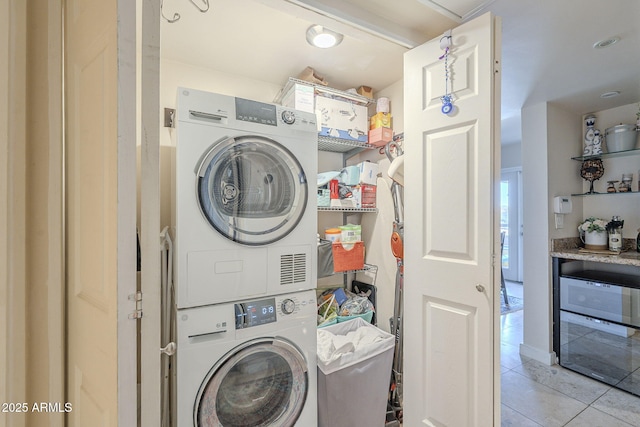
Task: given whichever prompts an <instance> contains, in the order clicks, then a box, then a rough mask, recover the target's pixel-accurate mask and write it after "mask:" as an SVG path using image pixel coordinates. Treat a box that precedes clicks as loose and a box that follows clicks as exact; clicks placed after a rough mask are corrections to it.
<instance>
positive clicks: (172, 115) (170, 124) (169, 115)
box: [164, 108, 176, 128]
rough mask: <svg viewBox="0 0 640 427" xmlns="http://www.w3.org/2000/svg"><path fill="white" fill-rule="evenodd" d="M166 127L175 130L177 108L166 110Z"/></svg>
mask: <svg viewBox="0 0 640 427" xmlns="http://www.w3.org/2000/svg"><path fill="white" fill-rule="evenodd" d="M164 127H166V128H174V127H176V110H175V108H165V109H164Z"/></svg>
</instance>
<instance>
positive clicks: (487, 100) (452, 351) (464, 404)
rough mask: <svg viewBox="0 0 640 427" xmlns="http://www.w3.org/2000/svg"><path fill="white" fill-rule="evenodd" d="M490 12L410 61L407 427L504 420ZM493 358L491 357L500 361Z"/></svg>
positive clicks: (495, 63)
mask: <svg viewBox="0 0 640 427" xmlns="http://www.w3.org/2000/svg"><path fill="white" fill-rule="evenodd" d="M496 21H498V19H497V18H495V17H493V16H492V15H490V14H486V15H483V16H481V17H479V18H477V19H474V20H473V21H470V22H467V23H465V24H463V25H461V26H459V27H457V28H454V29H453V31H452V48H451V53H450V55H449V64H450V73H449V75H450V76H451V77H452V81H450V82H449V85H450V86H449V87H450V88H451V89H452V93H453V99H454V105H455V106H456V109H455V110H454V113H453V114H451V115H445V114H443V113H442V112H441V107H442V102H441V99H440V97H441V96H442V95H444V93H445V71H444V60H441V59H439V57H440V56H441V55H442V54H443V50H441V47H440V38H437V39H435V40H433V41H431V42H428V43H426V44H424V45H422V46H419V47H417V48H415V49H413V50H412V51H410V52H408V53H407V54H405V81H404V88H405V89H404V98H405V105H404V111H405V114H406V117H405V154H406V160H405V195H406V197H405V203H406V209H405V230H406V233H405V281H404V284H405V286H404V307H405V312H404V316H405V318H404V322H403V324H404V325H405V340H404V346H405V347H404V357H405V358H404V375H403V378H404V393H403V394H404V425H407V426H412V427H413V426H451V427H464V426H490V425H500V423H499V419H500V418H499V417H500V414H499V409H500V404H499V399H500V395H499V385H500V382H499V375H500V374H499V360H498V358H499V352H498V350H499V335H498V333H499V332H498V329H497V325H498V318H499V317H498V315H499V313H498V310H499V304H496V302H497V295H496V292H499V286H498V285H496V280H498V281H499V278H500V276H499V262H498V256H497V254H499V243H500V242H499V238H498V237H499V221H498V220H499V216H498V212H499V211H498V209H497V207H498V206H499V192H498V191H497V190H498V183H499V160H500V153H499V140H500V138H499V102H500V96H499V86H500V85H499V82H500V77H499V75H498V71H499V56H500V49H499V43H498V42H499V36H498V34H497V29H496V28H497V23H496ZM494 359H495V360H494Z"/></svg>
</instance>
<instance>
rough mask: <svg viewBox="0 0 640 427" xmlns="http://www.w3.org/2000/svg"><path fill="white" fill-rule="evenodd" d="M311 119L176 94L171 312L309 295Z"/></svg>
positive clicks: (273, 108)
mask: <svg viewBox="0 0 640 427" xmlns="http://www.w3.org/2000/svg"><path fill="white" fill-rule="evenodd" d="M316 175H317V126H316V117H315V115H314V114H310V113H305V112H300V111H295V110H291V109H289V108H285V107H282V106H279V105H273V104H266V103H262V102H256V101H251V100H247V99H242V98H235V97H230V96H225V95H219V94H213V93H208V92H202V91H198V90H193V89H184V88H179V89H178V98H177V123H176V155H175V171H174V177H175V181H174V182H175V188H174V191H173V196H174V201H173V202H174V203H173V206H174V214H173V226H174V227H175V258H174V259H175V263H176V264H175V267H176V268H175V271H176V278H175V283H176V285H175V286H176V305H177V307H178V308H185V307H195V306H201V305H207V304H216V303H221V302H227V301H235V300H239V299H242V298H247V297H254V296H261V295H278V294H282V293H286V292H294V291H299V290H305V289H312V288H315V287H316V257H317V248H316V231H317V226H316V219H317V212H316V200H317V197H316V191H315V177H316Z"/></svg>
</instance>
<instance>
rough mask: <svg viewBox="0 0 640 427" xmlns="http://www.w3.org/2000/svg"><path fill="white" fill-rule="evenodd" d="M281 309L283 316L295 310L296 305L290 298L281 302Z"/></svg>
mask: <svg viewBox="0 0 640 427" xmlns="http://www.w3.org/2000/svg"><path fill="white" fill-rule="evenodd" d="M281 308H282V312H283V313H284V314H291V313H293V311H294V310H295V309H296V303H295V302H294V301H293V300H292V299H291V298H287V299H286V300H284V301H282V305H281Z"/></svg>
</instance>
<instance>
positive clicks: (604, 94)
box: [600, 90, 620, 98]
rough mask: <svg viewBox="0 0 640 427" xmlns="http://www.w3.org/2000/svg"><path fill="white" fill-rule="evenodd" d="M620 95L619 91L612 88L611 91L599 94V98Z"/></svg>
mask: <svg viewBox="0 0 640 427" xmlns="http://www.w3.org/2000/svg"><path fill="white" fill-rule="evenodd" d="M618 95H620V91H619V90H612V91H611V92H605V93H603V94H602V95H600V98H613V97H616V96H618Z"/></svg>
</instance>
